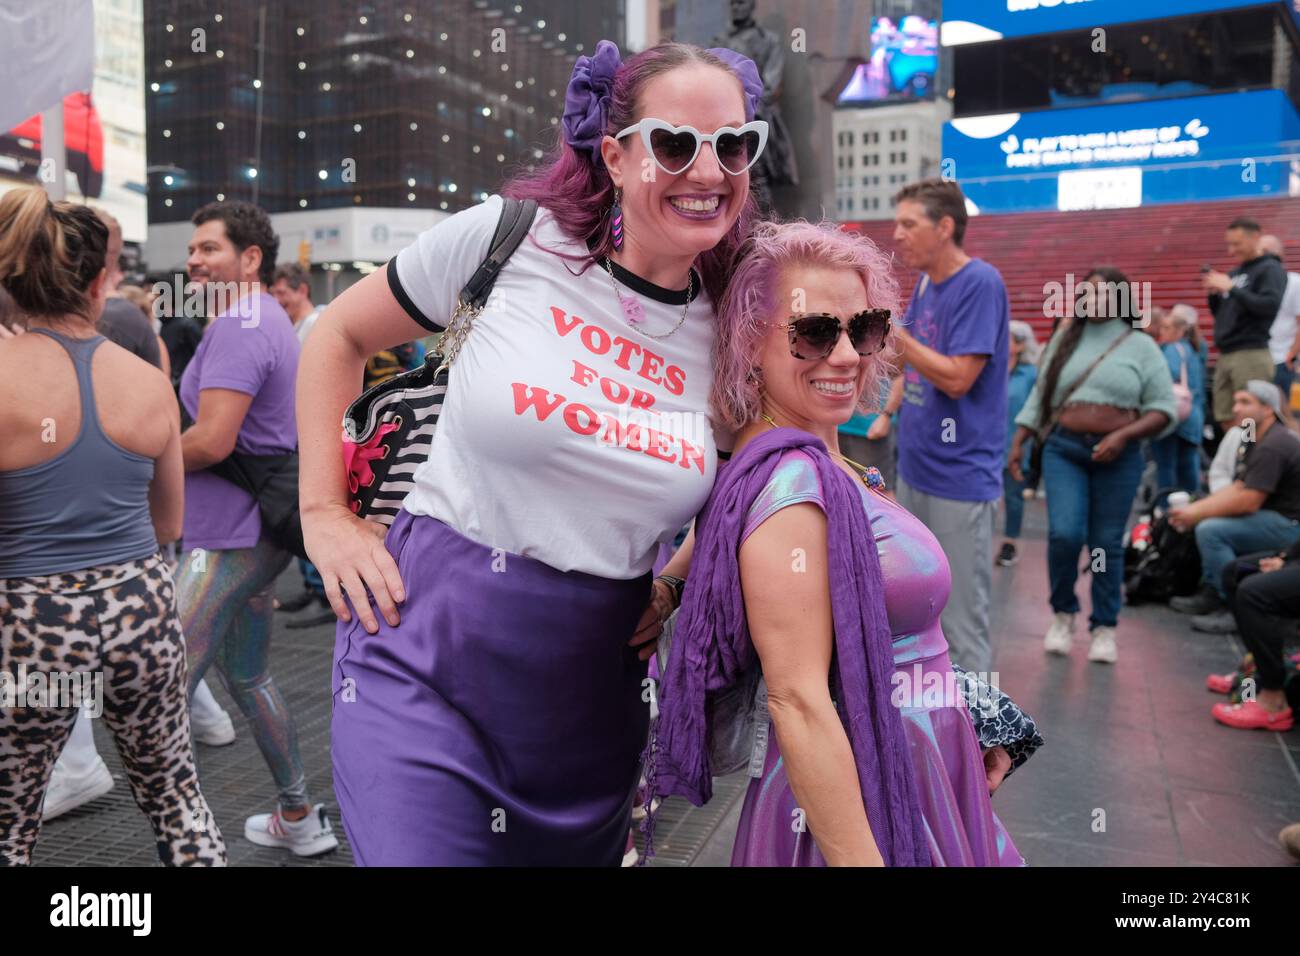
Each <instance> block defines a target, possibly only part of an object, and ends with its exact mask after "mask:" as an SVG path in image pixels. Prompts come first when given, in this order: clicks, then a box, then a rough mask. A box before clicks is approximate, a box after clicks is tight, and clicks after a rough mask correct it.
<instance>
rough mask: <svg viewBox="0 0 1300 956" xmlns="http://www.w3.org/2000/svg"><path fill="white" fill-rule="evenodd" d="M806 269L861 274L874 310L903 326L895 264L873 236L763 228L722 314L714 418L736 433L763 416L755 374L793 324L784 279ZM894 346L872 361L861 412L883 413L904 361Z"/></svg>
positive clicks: (743, 256) (739, 259) (785, 225)
mask: <svg viewBox="0 0 1300 956" xmlns="http://www.w3.org/2000/svg"><path fill="white" fill-rule="evenodd" d="M800 267H818V268H826V269H851V270H853V271H854V272H856V273H857V274H858V275H859V276H861V278H862V282H863V285H865V286H866V290H867V307H868V308H872V309H889V310H890V312H891V313H893V315H892V318H891V320H890V321H891V322H892V323H897V321H898V319H899V313H898V306H899V290H898V279H897V278H896V277H895V276H894V272H893V269H892V262H891V260H890V257H889V256H887V255H886V254H885V253H884V252H882V251H881V250H880V247H878V246H877V245H876V244H875V243H874V242H872V241H871V240H870V239H868V238H867V237H866V236H862V235H858V234H856V233H850V232H845V231H844V230H843V229H841V228H840V227H839V226H837V225H835V224H834V223H832V222H826V221H823V222H819V223H811V222H807V221H805V220H802V219H800V220H796V221H794V222H762V223H759V224H758V225H757V226H756V227H755V228H754V230H753V232H752V233H751V234H750V236H749V238H748V239H747V240H746V241H745V242H744V243H743V244H742V245H741V247H740V248H739V249H738V250H737V252H736V258H735V259H734V260H733V262H732V272H731V281H730V282H729V283H728V285H727V289H726V291H725V292H724V293H723V295H722V299H721V301H720V302H719V303H718V309H717V312H718V336H717V339H716V340H715V343H714V347H713V369H714V375H713V391H712V393H711V394H710V396H709V402H710V404H711V406H712V409H713V414H714V416H715V417H716V418H717V419H718V420H720V421H722V422H725V423H726V424H727V425H728V426H729V427H730V428H733V429H740V428H743V427H744V426H745V425H748V424H749V423H750V422H752V421H754V420H755V419H756V418H758V416H759V415H760V414H761V413H762V398H761V394H760V390H759V383H758V382H757V381H755V379H754V377H753V376H752V374H751V373H752V372H753V370H754V368H755V364H756V360H757V358H758V353H759V350H760V348H761V345H762V341H763V339H764V338H765V337H766V336H767V335H768V334H769V333H770V332H771V328H772V325H773V324H774V323H781V322H784V321H785V320H786V319H788V318H789V316H790V311H789V309H788V308H786V307H785V304H784V303H780V302H778V301H777V295H778V292H779V291H780V290H779V286H780V284H781V279H782V274H783V273H786V274H788V273H789V271H790V270H794V269H798V268H800ZM842 318H847V316H843V317H842ZM782 334H784V333H782ZM894 343H895V339H894V335H893V333H892V331H891V333H890V334H889V336H888V337H887V338H886V339H885V347H884V348H883V349H881V350H880V351H879V352H876V353H875V354H874V355H871V356H869V357H867V358H866V359H865V361H866V362H868V363H869V365H868V373H867V380H866V385H865V387H864V388H863V390H862V394H861V395H859V396H858V409H859V410H860V411H863V412H869V411H873V410H874V409H876V408H877V407H879V400H880V389H881V386H882V385H883V383H884V382H885V381H886V380H887V379H888V378H889V377H890V376H891V374H892V373H893V370H894V359H895V357H896V356H897V354H898V351H897V348H896V347H895V344H894Z"/></svg>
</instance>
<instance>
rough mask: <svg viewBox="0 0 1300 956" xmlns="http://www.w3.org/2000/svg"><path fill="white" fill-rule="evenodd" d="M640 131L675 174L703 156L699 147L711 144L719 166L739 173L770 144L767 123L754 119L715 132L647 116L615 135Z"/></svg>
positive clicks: (648, 147) (668, 170) (664, 166)
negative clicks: (738, 125)
mask: <svg viewBox="0 0 1300 956" xmlns="http://www.w3.org/2000/svg"><path fill="white" fill-rule="evenodd" d="M636 132H640V134H641V142H642V143H643V144H644V145H645V150H646V152H647V153H649V154H650V155H651V156H652V157H654V161H655V165H656V166H658V167H659V168H660V169H662V170H663V171H664V172H666V173H668V174H669V175H670V176H676V175H678V174H680V173H684V172H686V170H688V169H689V168H690V166H691V163H693V162H695V159H696V157H697V156H699V155H700V147H701V146H702V145H703V144H704V143H708V144H709V145H710V146H712V147H713V155H714V156H716V157H717V159H718V165H719V166H721V167H722V168H723V170H724V171H726V172H728V173H730V174H731V175H732V176H739V175H740V174H741V173H743V172H744V171H745V170H747V169H749V167H750V166H753V165H754V163H756V162H758V157H759V156H761V155H763V147H764V146H766V145H767V123H766V122H765V121H764V120H751V121H750V122H748V123H746V124H745V125H744V126H741V127H734V126H723V127H720V128H718V129H717V130H714V131H713V132H712V133H701V132H700V131H699V130H698V129H696V128H695V127H694V126H673V125H672V124H671V123H666V122H664V121H663V120H661V119H652V118H649V117H647V118H646V119H643V120H641V122H639V123H633V124H632V125H631V126H629V127H628V128H627V129H625V130H623V131H622V132H620V133H618V134H617V135H616V136H615V137H614V138H615V139H622V138H623V137H624V136H630V135H631V134H632V133H636Z"/></svg>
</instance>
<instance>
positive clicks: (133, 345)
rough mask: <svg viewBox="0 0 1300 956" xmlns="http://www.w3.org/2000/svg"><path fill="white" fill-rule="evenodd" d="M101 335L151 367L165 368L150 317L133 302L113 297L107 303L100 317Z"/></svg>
mask: <svg viewBox="0 0 1300 956" xmlns="http://www.w3.org/2000/svg"><path fill="white" fill-rule="evenodd" d="M99 334H100V335H102V336H104V338H106V339H108V340H109V341H111V342H116V343H117V344H118V345H120V346H122V348H124V349H126V350H127V351H128V352H130V353H132V354H134V355H138V356H140V358H142V359H144V360H145V361H146V362H148V363H149V364H150V365H153V366H155V367H157V368H162V356H161V354H160V352H159V349H158V336H157V335H155V334H154V331H153V326H152V325H151V324H150V322H149V317H148V316H147V315H145V314H144V310H143V309H141V308H140V307H139V306H138V305H136V304H135V303H134V302H131V301H130V300H128V299H112V298H110V299H109V300H108V301H107V302H105V303H104V314H103V315H102V316H100V318H99Z"/></svg>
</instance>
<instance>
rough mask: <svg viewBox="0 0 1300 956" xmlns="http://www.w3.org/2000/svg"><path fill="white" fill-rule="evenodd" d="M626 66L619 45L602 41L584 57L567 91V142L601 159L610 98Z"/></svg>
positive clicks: (580, 59) (596, 161)
mask: <svg viewBox="0 0 1300 956" xmlns="http://www.w3.org/2000/svg"><path fill="white" fill-rule="evenodd" d="M622 65H623V58H622V56H621V55H620V54H619V52H618V46H617V44H615V43H613V42H612V41H610V40H601V41H600V42H599V43H597V44H596V52H595V54H594V55H592V56H580V57H578V62H577V63H575V64H573V74H572V75H571V76H570V77H569V85H568V87H567V88H566V89H565V91H564V118H563V120H562V121H561V124H562V126H563V128H564V141H565V142H566V143H568V144H569V145H570V146H572V147H573V148H574V149H585V150H587V151H588V152H590V153H591V160H592V162H594V163H599V162H600V142H601V140H603V139H604V138H605V126H606V125H607V124H608V122H609V119H608V118H609V98H610V96H611V95H612V94H613V92H614V74H615V73H617V72H618V68H619V67H620V66H622Z"/></svg>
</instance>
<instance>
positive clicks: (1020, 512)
mask: <svg viewBox="0 0 1300 956" xmlns="http://www.w3.org/2000/svg"><path fill="white" fill-rule="evenodd" d="M1024 491H1025V483H1024V482H1023V481H1016V479H1014V478H1012V477H1011V472H1010V471H1008V470H1007V469H1006V468H1003V469H1002V504H1003V507H1005V508H1006V510H1007V517H1006V528H1005V531H1006V534H1005V537H1006V539H1007V540H1008V541H1014V540H1016V538H1018V537H1020V523H1021V522H1022V521H1024V518H1025V496H1024Z"/></svg>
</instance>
